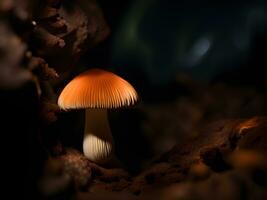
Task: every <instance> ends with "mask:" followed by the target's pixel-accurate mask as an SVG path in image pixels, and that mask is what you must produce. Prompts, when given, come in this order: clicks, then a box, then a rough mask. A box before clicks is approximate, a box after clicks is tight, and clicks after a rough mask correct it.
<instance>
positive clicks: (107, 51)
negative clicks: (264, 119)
mask: <svg viewBox="0 0 267 200" xmlns="http://www.w3.org/2000/svg"><path fill="white" fill-rule="evenodd" d="M99 3H100V5H101V7H102V8H103V10H104V13H105V16H106V19H107V21H108V24H109V25H110V27H111V30H112V31H111V36H110V37H108V39H107V40H106V41H104V42H103V43H102V44H100V45H99V46H97V47H96V48H95V49H93V51H90V52H88V53H87V54H85V55H84V56H83V58H82V60H81V65H84V66H88V65H87V63H88V62H89V63H90V66H94V67H100V68H103V66H104V68H105V69H108V70H111V71H113V72H115V73H117V74H119V75H121V76H122V77H124V78H125V79H126V80H128V81H129V82H130V83H132V84H133V85H134V86H135V88H136V89H137V91H138V93H139V95H140V98H141V102H140V104H139V105H138V106H137V109H131V110H122V111H112V112H110V115H111V121H112V122H111V126H113V127H112V128H113V129H114V130H113V133H114V135H115V141H116V145H117V151H118V152H117V154H118V155H120V156H121V159H123V160H124V161H125V162H126V163H127V165H128V167H130V168H131V169H132V170H133V171H138V168H139V167H140V163H142V161H144V160H145V159H146V158H147V157H150V158H151V156H152V155H158V154H160V153H162V152H165V151H167V150H168V149H170V148H171V147H172V146H173V145H174V144H175V143H176V142H177V141H178V142H179V141H181V140H182V138H183V137H188V136H189V135H192V134H193V135H194V134H196V132H197V131H196V130H197V129H198V127H199V126H200V125H202V124H204V123H205V122H206V121H209V120H217V119H225V118H244V117H251V116H255V115H265V114H266V111H267V107H266V94H267V93H266V88H267V73H266V69H265V68H266V67H267V59H266V52H267V2H266V1H257V0H255V1H220V2H214V3H210V2H208V1H205V0H202V1H195V0H189V1H168V0H147V1H143V0H128V1H120V0H115V1H109V2H107V1H101V0H100V1H99ZM137 147H138V148H137ZM124 149H127V151H124ZM141 160H142V161H141ZM137 166H138V167H137Z"/></svg>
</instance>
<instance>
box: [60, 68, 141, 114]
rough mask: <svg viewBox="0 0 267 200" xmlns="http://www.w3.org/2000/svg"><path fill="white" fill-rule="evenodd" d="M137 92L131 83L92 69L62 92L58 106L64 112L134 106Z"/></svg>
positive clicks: (114, 75)
mask: <svg viewBox="0 0 267 200" xmlns="http://www.w3.org/2000/svg"><path fill="white" fill-rule="evenodd" d="M137 99H138V95H137V92H136V91H135V89H134V88H133V87H132V86H131V84H130V83H128V82H127V81H125V80H124V79H122V78H121V77H119V76H117V75H116V74H113V73H111V72H108V71H105V70H101V69H90V70H88V71H86V72H84V73H82V74H80V75H78V76H77V77H75V78H74V79H73V80H72V81H71V82H69V84H68V85H67V86H66V87H65V88H64V89H63V91H62V92H61V94H60V96H59V99H58V105H59V107H60V108H62V109H64V110H68V109H79V108H118V107H122V106H129V105H132V104H134V103H135V102H136V101H137Z"/></svg>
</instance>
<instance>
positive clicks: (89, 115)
mask: <svg viewBox="0 0 267 200" xmlns="http://www.w3.org/2000/svg"><path fill="white" fill-rule="evenodd" d="M137 98H138V95H137V92H136V91H135V89H134V88H133V87H132V86H131V85H130V84H129V83H128V82H127V81H125V80H124V79H122V78H121V77H119V76H117V75H115V74H113V73H111V72H107V71H104V70H101V69H91V70H88V71H86V72H84V73H82V74H80V75H78V76H77V77H75V78H74V79H73V80H72V81H71V82H70V83H69V84H68V85H67V86H66V87H65V88H64V89H63V91H62V92H61V94H60V96H59V99H58V105H59V106H60V108H62V109H64V110H69V109H81V108H86V116H85V118H86V120H85V131H84V140H83V152H84V154H85V156H86V157H87V158H88V159H90V160H91V161H93V162H96V163H100V164H102V163H105V162H107V161H108V160H109V159H111V158H112V156H113V152H114V142H113V137H112V134H111V131H110V127H109V123H108V118H107V109H109V108H119V107H123V106H130V105H132V104H134V103H135V102H136V100H137Z"/></svg>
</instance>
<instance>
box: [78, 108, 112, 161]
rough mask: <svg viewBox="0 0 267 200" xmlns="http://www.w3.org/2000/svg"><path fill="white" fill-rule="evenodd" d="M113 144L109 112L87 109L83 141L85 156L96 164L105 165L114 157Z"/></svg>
mask: <svg viewBox="0 0 267 200" xmlns="http://www.w3.org/2000/svg"><path fill="white" fill-rule="evenodd" d="M113 144H114V142H113V138H112V134H111V131H110V128H109V123H108V116H107V110H106V109H87V110H86V114H85V130H84V139H83V152H84V155H85V156H86V157H87V158H88V159H90V160H91V161H93V162H95V163H98V164H102V163H105V162H106V161H108V160H109V159H110V158H111V157H112V154H113V146H114V145H113Z"/></svg>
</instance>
